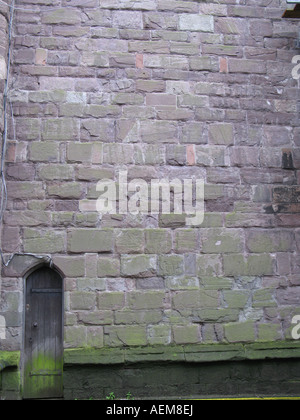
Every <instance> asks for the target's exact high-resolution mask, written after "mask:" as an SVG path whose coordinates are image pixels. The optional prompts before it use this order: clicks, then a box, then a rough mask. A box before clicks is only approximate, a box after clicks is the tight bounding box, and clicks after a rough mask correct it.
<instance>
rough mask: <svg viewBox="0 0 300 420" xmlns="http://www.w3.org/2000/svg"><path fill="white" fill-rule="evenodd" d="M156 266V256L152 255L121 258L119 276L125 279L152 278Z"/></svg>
mask: <svg viewBox="0 0 300 420" xmlns="http://www.w3.org/2000/svg"><path fill="white" fill-rule="evenodd" d="M156 265H157V261H156V256H153V255H151V256H150V255H137V256H122V257H121V274H122V275H123V276H125V277H153V276H155V275H156V271H157V267H156Z"/></svg>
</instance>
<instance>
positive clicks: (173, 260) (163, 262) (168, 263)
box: [159, 255, 184, 277]
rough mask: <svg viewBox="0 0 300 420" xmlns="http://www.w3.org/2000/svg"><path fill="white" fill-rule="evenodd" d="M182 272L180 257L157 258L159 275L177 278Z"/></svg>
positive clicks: (166, 256) (182, 263)
mask: <svg viewBox="0 0 300 420" xmlns="http://www.w3.org/2000/svg"><path fill="white" fill-rule="evenodd" d="M183 272H184V260H183V256H181V255H165V256H161V255H160V256H159V275H161V276H164V277H165V276H178V275H182V274H183Z"/></svg>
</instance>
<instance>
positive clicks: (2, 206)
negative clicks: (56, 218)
mask: <svg viewBox="0 0 300 420" xmlns="http://www.w3.org/2000/svg"><path fill="white" fill-rule="evenodd" d="M0 3H2V4H5V5H6V6H8V7H9V8H10V19H9V26H8V54H7V67H6V81H5V87H4V95H3V117H4V129H3V133H2V147H1V163H0V182H1V188H0V190H1V199H0V231H1V229H2V224H3V216H4V213H5V210H6V205H7V186H6V179H5V156H6V146H7V130H8V102H9V100H8V92H9V79H10V65H11V55H12V34H13V21H14V10H16V8H15V0H12V2H11V4H10V5H8V4H7V3H5V2H3V1H2V0H0ZM9 104H10V110H11V115H12V119H13V109H12V104H11V102H9ZM0 256H1V262H2V264H3V265H4V266H5V267H8V266H9V264H10V263H11V261H12V260H13V258H14V257H15V256H30V257H33V258H36V259H39V260H45V261H47V262H48V263H49V265H50V267H52V265H53V261H52V257H51V256H50V255H45V256H43V255H35V254H31V253H19V252H15V253H13V254H12V255H11V256H10V257H9V259H8V260H7V261H5V259H4V255H3V251H2V246H0Z"/></svg>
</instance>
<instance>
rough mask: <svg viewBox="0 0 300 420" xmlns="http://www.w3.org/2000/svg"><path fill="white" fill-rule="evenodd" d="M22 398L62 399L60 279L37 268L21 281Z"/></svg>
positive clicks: (61, 286) (47, 269)
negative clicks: (23, 286) (22, 285)
mask: <svg viewBox="0 0 300 420" xmlns="http://www.w3.org/2000/svg"><path fill="white" fill-rule="evenodd" d="M24 312H25V321H24V345H23V398H24V399H44V398H62V397H63V278H62V276H61V275H60V274H59V273H58V271H56V270H55V269H53V268H49V267H46V266H42V267H39V268H37V269H35V270H34V271H31V272H30V273H28V275H27V276H26V277H25V310H24Z"/></svg>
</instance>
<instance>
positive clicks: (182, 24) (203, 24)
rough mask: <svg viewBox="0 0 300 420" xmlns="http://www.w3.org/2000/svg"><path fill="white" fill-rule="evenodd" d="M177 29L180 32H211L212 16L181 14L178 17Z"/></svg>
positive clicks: (212, 27) (212, 26)
mask: <svg viewBox="0 0 300 420" xmlns="http://www.w3.org/2000/svg"><path fill="white" fill-rule="evenodd" d="M179 29H180V30H181V31H197V32H198V31H200V32H213V31H214V18H213V16H205V15H196V14H182V15H179Z"/></svg>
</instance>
